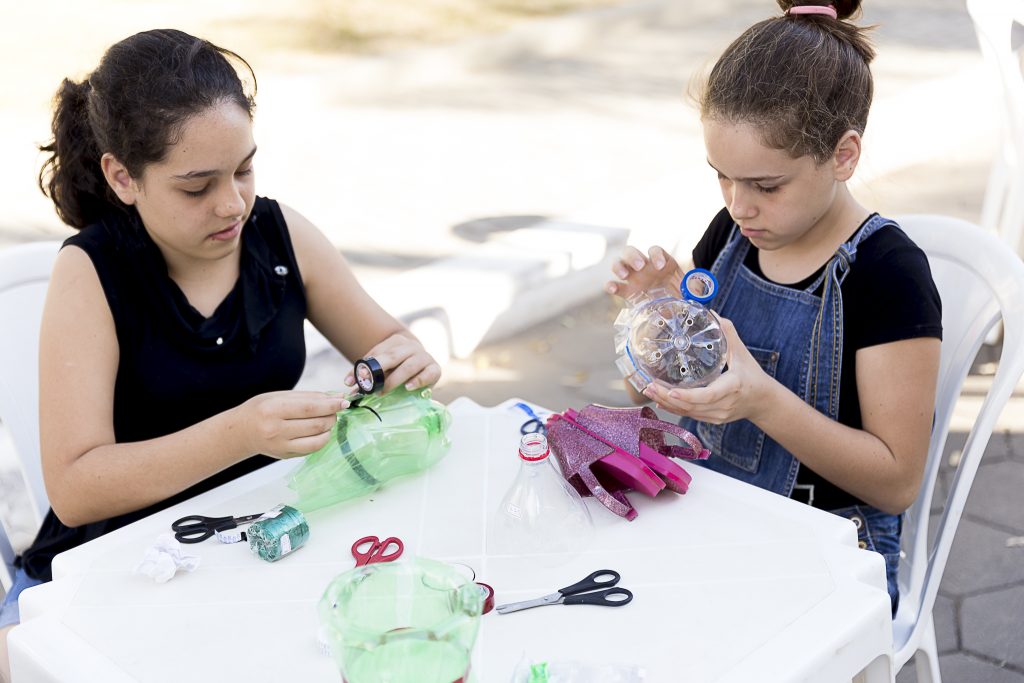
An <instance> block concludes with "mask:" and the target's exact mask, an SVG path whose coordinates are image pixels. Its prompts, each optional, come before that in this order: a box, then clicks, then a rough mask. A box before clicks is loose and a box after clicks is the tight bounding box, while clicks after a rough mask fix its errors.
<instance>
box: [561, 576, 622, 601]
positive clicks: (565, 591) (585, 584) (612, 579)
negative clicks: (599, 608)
mask: <svg viewBox="0 0 1024 683" xmlns="http://www.w3.org/2000/svg"><path fill="white" fill-rule="evenodd" d="M620 578H621V577H620V576H619V573H618V572H617V571H615V570H613V569H598V570H597V571H596V572H594V573H592V574H590V575H588V576H587V577H586V578H584V579H583V580H582V581H578V582H577V583H574V584H573V585H571V586H566V587H565V588H559V589H558V592H559V593H561V594H562V595H575V594H577V593H584V592H586V591H592V590H595V589H597V588H609V587H611V586H614V585H615V584H617V583H618V582H619V579H620ZM627 592H628V591H627ZM566 604H571V603H569V602H566Z"/></svg>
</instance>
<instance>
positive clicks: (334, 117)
mask: <svg viewBox="0 0 1024 683" xmlns="http://www.w3.org/2000/svg"><path fill="white" fill-rule="evenodd" d="M778 11H779V10H778V9H777V7H776V5H775V3H774V2H772V0H717V1H716V2H705V1H703V0H296V1H294V2H289V3H282V2H270V1H268V0H247V1H244V2H243V1H242V0H222V1H211V0H177V1H175V2H155V1H154V2H150V1H140V0H90V1H88V2H71V1H70V0H54V1H51V2H46V3H16V4H11V5H10V6H7V7H5V9H4V14H5V16H4V21H3V26H2V27H0V36H2V38H3V39H2V40H0V64H2V65H3V66H2V67H0V68H2V69H3V78H2V81H0V82H2V83H3V85H4V87H3V88H2V90H0V158H2V159H3V160H4V163H3V164H2V165H0V188H2V189H0V193H2V202H3V206H4V209H5V210H4V212H3V214H2V215H0V249H2V248H4V247H5V246H7V245H11V244H16V243H20V242H26V241H35V240H55V239H63V238H64V237H65V236H67V235H68V234H70V232H69V230H68V229H67V228H66V227H64V226H63V225H61V224H60V222H59V221H58V220H57V218H56V215H55V214H54V212H53V209H52V205H51V204H50V203H49V201H48V200H47V199H46V198H45V197H43V195H42V194H41V193H40V192H39V189H38V187H37V185H36V177H37V174H38V170H39V165H40V164H41V162H42V156H41V155H40V154H39V153H38V149H37V148H38V145H39V144H41V143H45V142H46V141H48V137H49V123H50V104H51V98H52V96H53V93H54V92H55V91H56V88H57V86H58V85H59V84H60V81H61V79H62V78H65V77H68V78H72V79H75V80H80V79H82V78H84V77H86V76H87V75H88V73H89V72H90V70H91V69H92V68H93V67H94V66H95V65H96V64H97V63H98V61H99V59H100V57H101V56H102V53H103V51H104V49H105V48H106V47H107V46H109V45H110V44H111V43H113V42H116V41H117V40H119V39H121V38H123V37H126V36H128V35H130V34H132V33H134V32H137V31H140V30H145V29H149V28H157V27H174V28H179V29H182V30H185V31H188V32H190V33H193V34H195V35H199V36H202V37H205V38H208V39H209V40H211V41H213V42H215V43H217V44H220V45H222V46H224V47H227V48H229V49H232V50H234V51H235V52H237V53H239V54H240V55H241V56H243V57H244V58H245V59H246V60H248V62H249V63H250V64H251V65H252V67H253V69H254V70H255V73H256V77H257V79H258V94H257V113H256V138H257V142H258V144H259V154H258V156H257V159H256V169H257V191H258V192H259V194H263V195H267V196H270V197H273V198H275V199H278V200H280V201H282V202H285V203H287V204H289V205H291V206H293V207H294V208H296V209H298V210H299V211H300V212H302V213H304V214H305V215H306V216H308V217H309V218H310V219H312V220H313V222H314V223H316V224H317V225H318V226H319V227H320V228H321V229H322V230H323V231H324V232H325V233H327V234H328V235H329V237H330V238H331V240H332V242H333V243H334V244H335V245H336V246H337V248H338V249H340V250H341V251H342V252H343V253H344V254H345V255H346V256H347V258H348V259H349V260H350V262H351V263H352V264H353V267H354V268H355V269H356V272H357V274H358V275H359V277H360V279H361V281H362V282H363V283H364V285H365V286H366V287H367V288H368V289H369V290H370V292H371V294H373V295H374V296H375V297H376V298H377V299H378V300H380V301H381V302H382V303H383V304H384V305H385V306H386V307H387V308H389V310H391V311H392V312H394V313H395V314H396V315H399V316H401V317H402V319H403V320H405V321H406V322H407V323H408V324H410V326H412V327H413V329H414V331H416V332H417V334H420V335H421V337H422V338H424V340H425V341H426V342H427V343H428V345H429V347H430V349H431V351H432V352H433V353H434V354H435V355H436V356H437V357H438V358H439V359H440V360H442V361H443V363H444V366H445V374H444V378H443V379H442V381H441V382H440V384H439V385H438V387H437V389H436V391H435V393H436V396H437V397H438V398H440V399H441V400H443V401H449V400H451V399H453V398H455V397H457V396H460V395H465V396H469V397H471V398H473V399H475V400H477V401H478V402H480V403H482V404H486V405H493V404H496V403H500V402H501V401H504V400H505V399H507V398H509V397H513V396H517V397H520V398H523V399H527V400H530V401H533V402H535V403H537V404H539V405H542V406H547V407H550V408H552V409H556V410H560V409H564V408H566V407H570V406H572V407H582V406H583V405H585V404H586V403H588V402H598V403H603V404H608V405H622V404H625V402H626V401H627V399H626V396H625V392H624V391H623V390H622V383H621V380H620V379H619V376H618V374H617V372H616V370H615V368H614V366H613V362H614V358H615V354H614V350H613V348H612V336H613V330H612V325H611V322H612V320H613V319H614V317H615V315H616V313H617V312H618V309H619V305H620V304H619V303H618V302H616V301H614V300H612V299H611V298H610V297H607V296H606V295H604V294H602V286H603V283H604V282H605V280H606V279H607V274H608V265H609V263H610V262H611V260H612V259H613V258H614V257H615V255H617V254H618V253H619V252H620V251H621V249H622V248H623V247H624V246H625V245H626V244H627V243H630V244H635V245H637V246H639V247H641V248H644V249H646V248H647V247H649V246H651V245H652V244H661V245H663V246H666V247H668V248H670V249H673V250H675V251H676V252H677V253H678V254H680V255H681V256H685V255H686V254H688V252H689V250H690V249H691V248H692V246H693V244H694V243H695V242H696V240H697V238H698V237H699V236H700V234H701V233H702V232H703V230H704V228H705V227H706V225H707V223H708V221H709V219H710V218H711V217H712V216H713V215H714V214H715V213H716V212H717V210H718V209H719V208H720V206H721V197H720V194H719V190H718V186H717V182H716V179H715V175H714V173H713V172H712V171H711V170H710V169H709V168H708V167H707V164H706V162H705V160H704V150H703V144H702V140H701V137H700V127H699V121H698V117H697V114H696V111H695V109H694V108H693V106H692V105H691V104H690V101H689V99H688V97H687V93H688V88H689V86H690V84H691V82H692V81H693V80H694V79H695V78H699V76H700V74H701V73H703V71H704V70H705V69H707V68H709V67H710V65H711V63H713V61H714V59H715V58H716V57H717V55H718V54H719V53H720V52H721V50H722V49H724V48H725V47H726V46H727V45H728V43H729V42H731V41H732V40H733V39H734V38H735V37H736V36H737V35H739V33H740V32H741V31H742V30H744V29H745V28H746V27H748V26H749V25H751V24H752V23H754V22H756V21H759V20H761V19H764V18H767V17H769V16H772V15H774V14H777V13H778ZM860 23H862V24H874V25H876V29H875V31H874V33H873V35H874V39H875V42H876V46H877V48H878V57H877V59H876V60H875V62H874V63H873V65H872V68H873V71H874V74H875V81H876V97H875V104H874V106H873V108H872V114H871V118H870V120H869V124H868V129H867V132H866V136H865V152H864V158H863V160H862V162H861V164H860V167H859V169H858V172H857V176H856V181H855V183H854V186H853V189H854V192H855V193H856V194H857V195H858V197H859V198H860V199H861V200H862V202H863V203H864V204H866V205H867V206H869V207H870V208H873V209H875V210H877V211H879V212H881V213H883V214H889V215H893V214H905V213H918V212H920V213H942V214H948V215H953V216H957V217H960V218H966V219H968V220H971V221H973V222H980V221H981V215H982V204H983V200H984V196H985V192H986V185H987V181H988V177H989V170H990V168H991V166H992V163H993V161H994V160H995V159H996V158H997V154H998V153H999V151H1000V150H1001V137H1000V136H1001V132H1000V131H1001V128H1000V126H1001V122H1000V117H999V114H998V97H999V95H998V92H997V89H996V87H995V85H994V84H993V82H992V79H991V77H990V76H989V74H988V73H987V71H986V69H985V64H984V61H983V59H982V55H981V52H980V51H979V46H978V38H977V37H976V34H975V29H974V26H973V24H972V21H971V17H970V16H969V14H968V12H967V9H966V7H965V4H964V0H868V2H866V3H865V6H864V15H863V17H862V19H861V20H860ZM1015 30H1019V26H1018V27H1017V29H1015ZM1019 38H1020V35H1019V34H1018V33H1014V34H1013V40H1015V41H1016V43H1015V44H1016V45H1017V46H1019V45H1020V43H1021V41H1020V40H1019ZM2 326H3V321H0V329H2ZM983 356H984V357H982V358H979V362H978V364H977V367H976V371H977V372H976V381H980V382H984V381H985V377H986V376H987V375H990V374H991V372H992V364H991V360H992V358H994V357H998V349H992V350H986V351H984V352H983ZM346 369H347V363H346V361H345V360H344V359H342V358H340V357H338V356H337V354H336V353H334V352H333V351H332V350H331V349H329V348H327V347H326V345H325V344H323V342H322V340H317V338H316V335H315V334H313V335H312V336H311V346H310V361H309V365H308V368H307V373H306V376H305V377H304V379H303V385H304V386H306V387H308V388H317V389H330V388H336V387H337V386H338V384H339V382H340V377H341V375H342V373H343V372H344V371H345V370H346ZM972 400H974V402H973V403H972ZM1018 400H1019V399H1017V398H1015V399H1014V402H1013V404H1012V405H1011V406H1010V408H1009V409H1008V410H1007V411H1006V412H1005V414H1004V420H1003V422H1002V423H1001V430H1002V432H1001V434H1002V435H1003V436H1004V437H1005V450H1006V453H1004V455H1005V457H1006V458H1009V459H1011V460H1012V459H1015V458H1017V457H1018V456H1017V451H1016V450H1015V448H1016V446H1015V444H1016V443H1017V441H1016V439H1017V437H1018V435H1019V434H1020V433H1022V432H1024V417H1022V416H1024V413H1021V412H1020V405H1018V404H1017V401H1018ZM976 411H977V400H975V399H972V397H971V396H970V395H969V392H968V394H966V395H965V396H964V399H963V411H962V416H961V417H960V418H958V419H960V420H961V425H960V429H961V431H966V427H967V426H968V425H969V424H970V423H971V421H972V419H973V417H972V416H973V415H974V414H975V413H976ZM954 429H957V427H956V425H954ZM994 440H995V437H994ZM1019 452H1020V453H1022V454H1024V448H1021V449H1020V451H1019ZM6 457H7V458H8V460H5V454H4V451H3V446H2V441H0V517H4V518H5V519H6V524H7V525H8V527H9V528H11V529H13V531H12V540H18V541H20V542H22V543H25V542H28V541H29V540H31V535H32V533H33V531H32V529H31V525H29V524H28V523H26V522H25V521H24V520H22V519H19V517H18V515H17V510H18V509H19V507H18V499H19V487H20V481H19V480H18V477H17V475H16V470H15V469H14V466H13V463H12V462H10V456H9V454H7V456H6ZM979 477H980V475H979ZM1021 483H1022V484H1024V477H1022V481H1021ZM1008 505H1009V503H1008ZM1014 519H1018V520H1019V515H1018V516H1017V518H1014ZM983 521H985V523H986V524H988V525H989V527H990V528H992V529H996V530H998V532H997V533H1001V534H1002V535H1003V536H1002V537H1010V536H1014V535H1021V534H1024V528H1022V526H1024V522H1021V521H1011V522H1007V521H1006V520H1005V519H1003V520H996V521H994V522H993V521H992V520H983ZM19 534H20V535H19ZM954 552H956V548H954ZM992 552H996V550H993V551H992ZM1001 552H1003V553H1004V554H1003V555H1001V556H1000V559H999V561H1000V562H1004V563H1010V564H1009V566H1011V567H1012V570H1011V576H1010V578H1011V579H1012V580H1013V581H1016V582H1017V584H1014V585H1017V586H1018V588H1016V589H1014V591H1015V592H1012V594H1011V597H1010V598H1006V597H1002V598H1001V599H1002V600H1004V601H1006V600H1009V604H1011V605H1016V606H1017V608H1018V609H1017V610H1016V611H1017V613H1018V614H1019V613H1021V612H1022V611H1024V592H1022V591H1021V590H1020V589H1019V584H1020V583H1022V582H1024V549H1022V548H1020V547H1012V548H1011V547H1010V546H1009V545H1007V546H1006V547H1004V548H1003V549H1002V551H1001ZM1006 553H1009V554H1006ZM1013 553H1016V554H1015V555H1013ZM975 554H977V553H975ZM1018 567H1020V569H1018ZM965 571H966V569H965ZM1000 580H1001V581H1002V579H1000ZM1007 581H1009V579H1007V580H1006V581H1002V583H1001V584H999V585H1000V586H1003V585H1005V584H1007ZM965 599H966V598H965V597H964V595H963V594H961V593H953V592H948V593H947V594H945V595H944V596H943V597H940V601H939V604H938V605H937V607H936V613H937V621H941V622H942V623H941V624H940V626H939V631H940V634H939V640H940V649H942V650H943V652H944V653H945V656H944V658H943V667H944V673H946V671H947V669H948V670H949V671H950V672H952V673H950V674H949V677H948V678H947V679H948V680H971V681H988V680H991V681H1017V682H1018V683H1024V654H1022V653H1021V652H1020V648H1019V647H1017V648H1014V647H1012V645H1011V644H1009V643H1008V644H1007V645H1006V647H1005V648H1003V649H1005V650H1006V652H1008V653H1010V654H1005V653H1003V651H1002V650H1000V649H999V648H1002V647H1003V645H1001V644H999V643H1002V641H1000V640H998V638H996V636H995V635H993V636H992V637H991V638H987V637H986V638H982V639H981V640H982V641H986V640H988V641H992V640H993V638H995V639H996V640H995V641H993V642H996V643H997V645H996V646H990V645H985V646H978V647H975V646H971V645H970V639H969V638H966V639H965V636H964V627H965V626H964V622H963V620H962V619H961V618H960V609H961V605H962V604H963V601H964V600H965ZM1011 623H1015V624H1016V631H1015V632H1017V633H1019V621H1018V622H1011ZM997 625H998V623H997ZM997 625H996V626H992V627H991V632H992V633H993V634H995V633H996V629H997ZM1018 645H1019V643H1018ZM957 676H961V677H960V678H957ZM909 680H913V678H912V674H910V673H905V674H903V675H901V678H900V681H901V682H903V681H909Z"/></svg>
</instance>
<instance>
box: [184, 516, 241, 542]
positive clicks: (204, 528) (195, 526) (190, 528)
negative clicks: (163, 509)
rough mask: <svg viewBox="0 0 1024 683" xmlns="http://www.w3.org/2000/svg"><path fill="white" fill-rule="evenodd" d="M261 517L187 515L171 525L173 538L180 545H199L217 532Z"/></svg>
mask: <svg viewBox="0 0 1024 683" xmlns="http://www.w3.org/2000/svg"><path fill="white" fill-rule="evenodd" d="M260 516H261V515H245V516H244V517H232V516H230V515H229V516H227V517H205V516H203V515H187V516H185V517H182V518H181V519H179V520H177V521H175V522H174V523H173V524H171V531H173V532H174V538H175V539H176V540H178V541H180V542H181V543H200V542H202V541H205V540H206V539H208V538H209V537H210V536H213V535H214V534H215V533H217V532H218V531H225V530H227V529H234V528H235V527H237V526H238V525H239V524H245V523H246V522H251V521H253V520H254V519H258V518H259V517H260Z"/></svg>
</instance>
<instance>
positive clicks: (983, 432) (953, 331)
mask: <svg viewBox="0 0 1024 683" xmlns="http://www.w3.org/2000/svg"><path fill="white" fill-rule="evenodd" d="M896 220H897V221H898V222H899V224H900V225H901V226H902V228H903V230H904V231H905V232H906V233H907V234H908V235H910V237H911V239H913V240H914V241H915V242H916V243H917V244H918V246H920V247H921V248H922V249H923V250H924V251H925V253H926V254H927V255H928V261H929V263H930V265H931V269H932V276H933V277H934V278H935V284H936V285H937V286H938V289H939V294H940V295H941V297H942V328H943V329H942V335H943V338H942V353H941V361H940V365H939V383H938V388H937V393H936V397H937V398H936V406H935V424H934V426H933V431H932V438H931V443H930V444H929V449H928V463H927V465H926V469H925V475H924V481H923V482H922V485H921V492H920V494H919V495H918V498H917V500H916V501H915V502H914V504H913V506H912V507H911V508H910V509H909V510H908V511H907V512H906V514H905V516H904V521H903V524H904V526H903V551H904V557H903V558H902V559H901V561H900V573H899V584H900V604H899V609H898V611H897V613H896V617H895V620H894V621H893V640H894V642H893V651H894V654H893V664H894V667H895V671H899V670H900V669H901V668H902V667H903V665H904V664H906V663H907V661H909V660H910V658H911V656H914V655H916V657H915V663H916V668H917V680H918V683H939V682H940V681H941V677H940V675H939V661H938V653H937V651H936V650H937V648H936V643H935V624H934V621H933V619H932V608H933V607H934V605H935V597H936V595H937V593H938V590H939V583H940V582H941V581H942V574H943V571H944V570H945V566H946V560H947V559H948V557H949V551H950V548H951V546H952V545H953V537H954V536H955V535H956V529H957V525H958V524H959V523H960V516H961V514H962V513H963V510H964V504H965V503H966V502H967V495H968V493H969V492H970V489H971V484H972V483H973V482H974V475H975V473H976V472H977V470H978V465H979V463H980V461H981V456H982V455H983V454H984V452H985V447H986V446H987V444H988V440H989V437H990V436H991V434H992V430H993V428H994V426H995V424H996V420H997V419H998V417H999V413H1000V412H1001V411H1002V409H1003V406H1004V405H1006V402H1007V401H1008V400H1009V398H1010V396H1011V394H1012V393H1013V390H1014V387H1015V386H1016V384H1017V381H1018V380H1019V379H1020V377H1021V374H1022V373H1024V264H1022V263H1021V260H1020V258H1018V257H1017V256H1016V254H1015V253H1013V251H1011V249H1010V247H1009V246H1007V245H1006V244H1005V243H1004V242H1002V241H1001V240H1000V239H999V238H998V237H997V236H996V235H994V234H993V233H991V232H988V231H986V230H984V229H982V228H981V227H979V226H977V225H974V224H973V223H969V222H967V221H963V220H960V219H956V218H949V217H946V216H929V215H908V216H902V217H896ZM1000 320H1002V325H1003V344H1002V352H1001V356H1000V359H999V365H998V368H997V370H996V373H995V377H993V379H992V385H991V388H990V389H989V390H988V394H987V395H986V396H985V401H984V403H983V404H982V407H981V411H980V413H979V414H978V418H977V420H976V421H975V423H974V426H973V427H971V431H970V433H969V434H968V436H967V442H966V443H965V444H964V447H963V452H962V455H961V457H960V461H959V465H958V467H957V470H956V473H955V476H954V477H953V479H952V482H951V483H950V488H949V493H948V495H947V497H946V501H945V505H944V506H943V509H942V515H941V517H940V519H939V523H938V526H937V527H936V529H935V536H934V539H933V540H932V542H931V543H929V538H928V527H929V516H930V513H931V509H932V496H933V494H934V492H935V482H936V479H937V477H938V474H939V470H940V469H941V467H942V456H943V449H944V447H945V445H946V437H947V435H948V432H949V426H950V420H951V418H952V415H953V410H954V407H955V405H956V402H957V399H958V398H959V396H960V389H961V386H962V384H963V382H964V379H965V378H966V377H967V373H968V371H969V370H970V368H971V364H972V363H973V361H974V358H975V356H976V355H977V353H978V350H979V349H980V348H981V345H982V342H984V340H985V337H986V335H987V334H988V332H989V331H990V330H991V329H992V328H993V326H994V325H996V323H997V322H998V321H1000Z"/></svg>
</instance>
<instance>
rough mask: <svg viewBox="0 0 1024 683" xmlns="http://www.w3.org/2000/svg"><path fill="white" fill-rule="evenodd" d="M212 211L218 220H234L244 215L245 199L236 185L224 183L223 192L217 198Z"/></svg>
mask: <svg viewBox="0 0 1024 683" xmlns="http://www.w3.org/2000/svg"><path fill="white" fill-rule="evenodd" d="M214 211H215V212H216V213H217V216H218V217H220V218H234V217H235V216H241V215H242V214H243V213H245V198H244V197H243V196H242V193H241V191H240V189H239V187H238V185H237V184H236V183H234V182H231V183H226V186H225V189H224V191H223V192H222V193H221V195H220V196H218V197H217V204H216V207H215V209H214Z"/></svg>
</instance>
